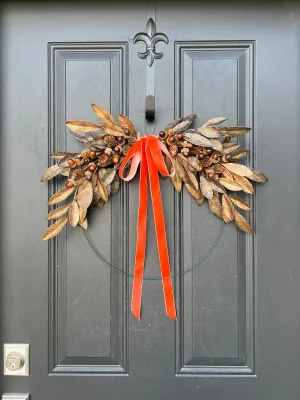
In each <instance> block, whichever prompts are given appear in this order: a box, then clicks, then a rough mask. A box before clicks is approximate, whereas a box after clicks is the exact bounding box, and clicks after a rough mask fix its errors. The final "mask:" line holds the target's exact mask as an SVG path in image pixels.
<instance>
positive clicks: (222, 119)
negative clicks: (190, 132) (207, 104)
mask: <svg viewBox="0 0 300 400" xmlns="http://www.w3.org/2000/svg"><path fill="white" fill-rule="evenodd" d="M225 121H227V118H226V117H216V118H212V119H209V120H208V121H206V122H205V124H204V125H206V126H211V125H219V124H222V122H225Z"/></svg>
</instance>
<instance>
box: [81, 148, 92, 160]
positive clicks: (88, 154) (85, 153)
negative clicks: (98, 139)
mask: <svg viewBox="0 0 300 400" xmlns="http://www.w3.org/2000/svg"><path fill="white" fill-rule="evenodd" d="M81 156H82V158H83V159H84V161H87V160H88V159H89V158H90V152H89V151H88V150H83V151H82V152H81Z"/></svg>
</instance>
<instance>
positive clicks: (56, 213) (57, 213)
mask: <svg viewBox="0 0 300 400" xmlns="http://www.w3.org/2000/svg"><path fill="white" fill-rule="evenodd" d="M69 207H70V204H67V205H65V206H61V207H58V208H56V209H55V210H52V211H50V212H49V214H48V215H47V217H46V218H45V219H46V220H48V221H50V220H51V219H57V218H60V217H62V216H63V215H64V214H65V213H66V212H67V211H68V209H69Z"/></svg>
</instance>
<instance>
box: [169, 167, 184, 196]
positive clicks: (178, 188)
mask: <svg viewBox="0 0 300 400" xmlns="http://www.w3.org/2000/svg"><path fill="white" fill-rule="evenodd" d="M171 180H172V183H173V186H174V188H175V189H176V191H177V192H178V193H180V192H181V189H182V179H181V178H180V176H179V175H178V173H177V172H176V171H175V174H174V175H173V176H171Z"/></svg>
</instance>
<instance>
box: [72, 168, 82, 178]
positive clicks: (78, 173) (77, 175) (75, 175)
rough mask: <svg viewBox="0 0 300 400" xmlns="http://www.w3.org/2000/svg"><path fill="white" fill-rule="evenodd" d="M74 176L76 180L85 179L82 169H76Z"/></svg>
mask: <svg viewBox="0 0 300 400" xmlns="http://www.w3.org/2000/svg"><path fill="white" fill-rule="evenodd" d="M73 176H74V178H75V180H77V179H81V178H83V177H84V172H83V171H82V169H76V170H75V171H74V172H73Z"/></svg>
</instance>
